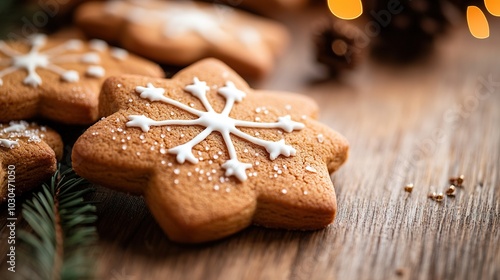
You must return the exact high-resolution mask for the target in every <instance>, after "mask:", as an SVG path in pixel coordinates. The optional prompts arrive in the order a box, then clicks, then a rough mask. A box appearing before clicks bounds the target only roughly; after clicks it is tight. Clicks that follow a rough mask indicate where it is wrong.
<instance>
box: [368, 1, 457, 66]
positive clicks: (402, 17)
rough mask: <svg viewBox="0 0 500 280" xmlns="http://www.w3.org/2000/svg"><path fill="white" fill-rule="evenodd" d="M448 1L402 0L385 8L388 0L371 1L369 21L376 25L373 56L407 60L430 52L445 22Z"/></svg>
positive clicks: (446, 22)
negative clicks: (377, 33)
mask: <svg viewBox="0 0 500 280" xmlns="http://www.w3.org/2000/svg"><path fill="white" fill-rule="evenodd" d="M447 1H448V0H404V1H401V3H400V5H399V6H398V8H397V9H392V10H391V9H389V6H388V5H389V2H391V0H373V2H372V6H373V7H374V9H373V10H371V11H370V12H369V16H370V17H371V19H372V20H374V21H375V22H377V23H378V24H379V27H380V28H379V29H378V30H379V33H380V34H379V35H378V36H374V44H373V48H372V53H373V54H374V55H375V56H376V57H377V58H383V59H390V60H392V61H395V62H401V63H406V62H411V61H413V60H416V59H418V58H421V57H422V56H423V55H425V54H428V53H430V52H432V49H433V46H434V41H435V39H436V38H437V37H438V36H439V35H441V34H443V33H444V32H445V31H446V29H447V27H448V25H449V21H448V19H447V16H446V10H445V9H447V8H449V3H448V2H447Z"/></svg>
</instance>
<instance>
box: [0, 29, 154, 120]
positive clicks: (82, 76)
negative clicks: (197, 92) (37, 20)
mask: <svg viewBox="0 0 500 280" xmlns="http://www.w3.org/2000/svg"><path fill="white" fill-rule="evenodd" d="M123 73H131V74H143V75H152V76H155V77H161V76H162V72H161V70H160V69H159V68H158V66H156V65H155V64H153V63H150V62H147V61H145V60H143V59H140V58H137V57H135V56H133V55H129V54H128V52H127V51H125V50H123V49H119V48H113V47H109V46H108V45H107V43H105V42H104V41H102V40H91V41H89V42H84V41H82V40H80V39H68V40H62V39H50V38H49V37H47V36H46V35H44V34H34V35H31V36H29V37H28V38H26V39H25V40H21V41H15V42H14V41H0V104H1V106H2V109H3V110H2V111H1V112H0V121H9V120H15V119H25V118H31V117H34V116H38V115H41V116H43V117H47V118H50V119H53V120H56V121H60V122H64V123H71V124H88V123H92V122H94V121H95V120H96V119H97V118H98V115H97V111H98V108H97V107H98V99H99V90H100V86H101V84H102V82H103V81H104V79H105V78H106V77H109V76H110V75H118V74H123Z"/></svg>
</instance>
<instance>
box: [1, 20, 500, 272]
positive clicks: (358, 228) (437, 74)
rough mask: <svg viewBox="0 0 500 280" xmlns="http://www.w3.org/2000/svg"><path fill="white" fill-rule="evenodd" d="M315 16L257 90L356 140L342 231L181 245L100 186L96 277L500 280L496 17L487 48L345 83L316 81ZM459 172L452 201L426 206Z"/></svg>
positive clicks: (371, 67) (455, 36) (454, 39)
mask: <svg viewBox="0 0 500 280" xmlns="http://www.w3.org/2000/svg"><path fill="white" fill-rule="evenodd" d="M310 18H311V14H307V13H304V14H303V15H301V16H296V17H293V21H292V20H291V19H289V20H287V22H288V25H289V26H290V28H292V29H293V30H295V31H296V32H294V38H293V41H292V46H291V48H290V49H289V51H288V52H287V54H286V55H285V56H284V57H283V58H282V59H281V61H280V64H279V66H278V68H277V69H276V71H275V73H273V75H271V76H270V77H269V79H268V80H266V81H264V82H261V83H260V84H255V85H254V86H256V87H259V88H263V87H265V88H270V89H280V90H289V91H295V92H301V93H304V94H306V95H309V96H310V97H312V98H314V99H315V100H316V101H318V103H319V104H320V107H321V110H322V114H321V121H322V122H324V123H326V124H328V125H329V126H331V127H332V128H334V129H335V130H337V131H339V132H341V133H342V134H344V135H345V136H346V137H347V139H349V141H350V144H351V153H350V158H349V160H348V162H347V163H346V164H345V165H344V166H343V167H342V168H341V169H340V170H339V171H338V172H337V173H335V174H334V175H333V176H332V179H333V182H334V184H335V186H336V192H337V200H338V214H337V217H336V219H335V221H334V223H333V224H332V225H330V226H329V227H327V228H326V229H324V230H319V231H315V232H290V231H284V230H270V229H264V228H259V227H251V228H249V229H247V230H244V231H243V232H241V233H238V234H236V235H234V236H232V237H229V238H226V239H224V240H221V241H217V242H213V243H209V244H203V245H193V246H188V245H179V244H175V243H172V242H170V241H169V240H168V239H167V237H166V236H165V235H164V233H163V232H162V231H161V229H160V228H159V226H158V225H157V224H156V222H155V221H154V219H153V218H152V216H151V214H150V212H149V211H148V209H147V207H146V206H145V204H144V200H143V199H142V198H140V197H133V196H128V195H126V194H122V193H118V192H113V191H109V190H107V189H104V188H101V187H97V192H96V194H95V197H94V199H96V200H99V201H101V203H100V204H99V205H98V217H99V220H98V222H97V227H98V233H99V242H98V249H99V252H98V255H97V259H96V261H97V275H98V279H117V280H122V279H273V280H274V279H307V280H310V279H500V193H499V190H500V188H499V187H500V186H499V185H500V180H499V173H500V168H499V167H500V109H499V108H500V52H499V47H498V46H500V32H498V31H499V30H500V24H499V23H500V19H498V18H497V19H496V23H495V22H491V24H492V26H491V28H492V32H491V34H492V36H491V38H490V39H487V40H477V39H474V38H472V36H470V34H469V32H468V30H467V27H466V26H465V25H462V26H459V27H457V28H455V29H454V31H453V32H451V33H450V34H449V35H448V36H447V37H445V38H442V39H441V40H440V41H439V44H438V48H437V51H436V54H435V56H433V57H432V58H431V59H430V60H429V61H427V62H422V63H420V64H417V65H412V66H411V67H407V68H400V67H392V66H387V65H382V64H379V63H377V62H374V61H371V60H368V62H366V63H365V64H363V65H362V66H361V68H360V69H358V70H357V71H355V72H353V73H351V74H348V75H346V76H345V77H344V79H343V80H342V82H338V81H323V82H318V81H317V77H318V74H319V73H318V72H319V71H318V68H317V66H314V63H313V61H312V58H313V54H312V52H311V41H310V40H309V38H310V31H311V26H310V24H309V23H310V21H309V19H310ZM494 20H495V19H494ZM459 174H463V175H464V176H465V184H464V187H463V188H460V189H458V191H457V194H456V196H455V197H454V198H450V197H445V199H444V201H442V202H440V203H439V202H436V201H433V200H431V199H428V198H427V194H428V193H429V192H430V191H444V190H445V189H446V187H447V183H448V178H449V177H450V176H455V175H459ZM407 183H413V184H414V185H415V187H414V190H413V192H412V193H411V194H410V193H407V192H405V191H404V190H403V186H404V185H405V184H407ZM5 212H6V211H5V209H4V208H2V215H1V217H2V218H3V219H2V221H1V224H0V225H1V226H2V237H5V236H6V230H5V222H4V221H5V215H6V214H5ZM2 240H5V239H3V238H2ZM4 243H5V242H2V244H1V245H0V249H1V250H0V251H1V252H4V250H6V244H4ZM0 259H1V261H2V263H1V265H0V267H2V268H5V261H6V259H5V254H2V256H1V257H0Z"/></svg>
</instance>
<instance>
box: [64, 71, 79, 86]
mask: <svg viewBox="0 0 500 280" xmlns="http://www.w3.org/2000/svg"><path fill="white" fill-rule="evenodd" d="M61 79H62V80H63V81H65V82H69V83H74V82H78V80H79V79H80V77H79V75H78V72H76V71H74V70H69V71H66V72H64V73H63V74H62V75H61Z"/></svg>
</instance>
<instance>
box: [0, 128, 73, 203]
mask: <svg viewBox="0 0 500 280" xmlns="http://www.w3.org/2000/svg"><path fill="white" fill-rule="evenodd" d="M62 154H63V143H62V141H61V137H59V134H57V133H56V132H55V131H53V130H51V129H49V128H46V127H44V126H39V125H36V124H34V123H27V122H25V121H12V122H10V123H9V124H0V166H1V169H0V203H1V202H4V201H5V200H7V199H8V198H13V197H15V195H19V194H21V193H23V192H25V191H28V190H30V189H31V188H34V187H37V186H39V185H40V184H41V183H42V182H43V181H44V180H46V179H47V178H49V177H50V176H51V175H52V174H53V173H54V172H55V171H56V168H57V160H58V159H61V157H62Z"/></svg>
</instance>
